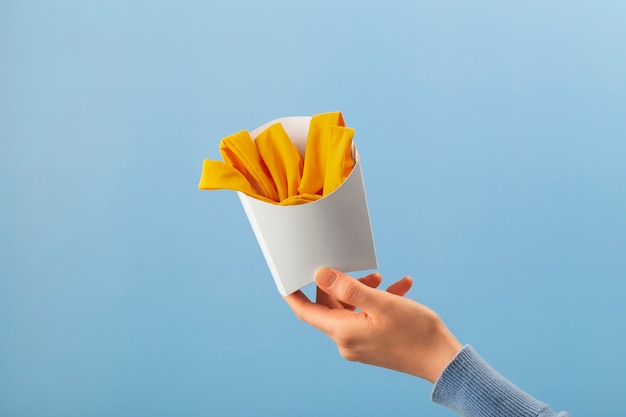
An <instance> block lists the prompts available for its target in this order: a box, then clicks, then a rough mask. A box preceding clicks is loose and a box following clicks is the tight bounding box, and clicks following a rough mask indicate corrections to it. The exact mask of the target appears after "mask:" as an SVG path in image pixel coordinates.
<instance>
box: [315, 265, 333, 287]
mask: <svg viewBox="0 0 626 417" xmlns="http://www.w3.org/2000/svg"><path fill="white" fill-rule="evenodd" d="M336 279H337V273H336V272H335V271H333V270H332V269H327V268H326V269H320V270H319V271H317V275H316V276H315V281H317V283H318V284H319V285H321V286H323V287H330V286H331V285H333V283H334V282H335V280H336Z"/></svg>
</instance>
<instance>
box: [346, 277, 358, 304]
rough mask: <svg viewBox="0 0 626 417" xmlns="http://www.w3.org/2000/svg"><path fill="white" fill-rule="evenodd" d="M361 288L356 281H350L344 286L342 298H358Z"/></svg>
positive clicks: (348, 300)
mask: <svg viewBox="0 0 626 417" xmlns="http://www.w3.org/2000/svg"><path fill="white" fill-rule="evenodd" d="M359 291H360V288H359V287H358V286H357V285H356V282H349V283H347V284H346V285H345V286H344V287H343V288H342V299H343V300H344V301H347V302H350V301H352V300H354V299H356V298H357V296H358V294H359Z"/></svg>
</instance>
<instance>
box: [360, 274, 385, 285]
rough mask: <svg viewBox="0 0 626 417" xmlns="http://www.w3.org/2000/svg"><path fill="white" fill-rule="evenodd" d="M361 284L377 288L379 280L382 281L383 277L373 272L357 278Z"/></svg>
mask: <svg viewBox="0 0 626 417" xmlns="http://www.w3.org/2000/svg"><path fill="white" fill-rule="evenodd" d="M359 281H361V282H362V283H363V284H365V285H367V286H368V287H370V288H378V286H379V285H380V283H381V282H383V277H382V275H380V274H379V273H378V272H373V273H371V274H369V275H366V276H364V277H362V278H359Z"/></svg>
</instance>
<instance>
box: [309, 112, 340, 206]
mask: <svg viewBox="0 0 626 417" xmlns="http://www.w3.org/2000/svg"><path fill="white" fill-rule="evenodd" d="M331 126H345V122H344V121H343V116H342V114H341V113H340V112H333V113H322V114H316V115H314V116H313V117H311V123H310V125H309V134H308V136H307V140H306V149H305V151H304V158H305V159H304V172H303V173H302V182H301V183H300V188H299V189H298V191H299V192H300V193H302V194H320V195H323V191H324V179H325V175H324V174H325V172H326V157H327V153H328V149H329V147H330V146H331V143H330V127H331Z"/></svg>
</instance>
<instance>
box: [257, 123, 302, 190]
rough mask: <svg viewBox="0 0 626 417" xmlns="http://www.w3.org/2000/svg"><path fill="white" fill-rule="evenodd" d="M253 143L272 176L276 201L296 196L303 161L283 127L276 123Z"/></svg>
mask: <svg viewBox="0 0 626 417" xmlns="http://www.w3.org/2000/svg"><path fill="white" fill-rule="evenodd" d="M254 141H255V142H256V146H257V149H258V150H259V155H261V159H263V162H265V165H266V166H267V168H268V170H269V172H270V175H271V176H272V180H273V181H274V185H275V186H276V191H278V201H281V202H282V201H284V200H286V199H288V198H289V197H292V196H295V195H297V194H298V186H299V185H300V179H301V178H302V166H303V161H302V157H301V156H300V153H299V152H298V149H297V148H296V146H295V145H294V144H293V142H292V141H291V139H289V136H287V132H285V129H284V128H283V125H281V124H280V123H276V124H274V125H272V126H270V127H268V128H267V129H266V130H264V131H263V132H262V133H261V134H260V135H259V136H257V138H256V139H255V140H254Z"/></svg>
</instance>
